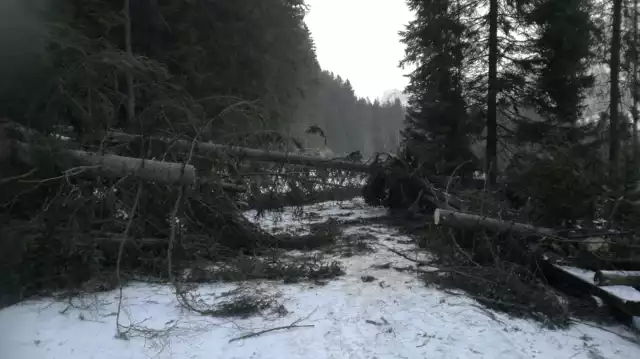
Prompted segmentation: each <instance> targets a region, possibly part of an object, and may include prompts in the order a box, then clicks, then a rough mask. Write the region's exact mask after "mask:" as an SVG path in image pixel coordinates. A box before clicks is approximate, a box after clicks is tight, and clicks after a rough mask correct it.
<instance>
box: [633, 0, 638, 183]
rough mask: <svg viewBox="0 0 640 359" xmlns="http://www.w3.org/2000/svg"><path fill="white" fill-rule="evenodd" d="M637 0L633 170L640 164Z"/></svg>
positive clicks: (636, 10)
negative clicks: (639, 146) (639, 141)
mask: <svg viewBox="0 0 640 359" xmlns="http://www.w3.org/2000/svg"><path fill="white" fill-rule="evenodd" d="M638 40H639V39H638V0H634V2H633V83H632V85H631V86H632V87H631V93H632V96H633V107H632V108H631V114H632V116H633V164H634V170H637V168H638V166H640V148H638V145H639V144H638V102H640V99H639V98H638V90H639V89H638Z"/></svg>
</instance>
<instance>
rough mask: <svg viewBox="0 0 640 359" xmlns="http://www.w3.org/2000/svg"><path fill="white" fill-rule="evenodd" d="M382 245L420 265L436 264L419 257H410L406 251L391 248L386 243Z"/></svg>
mask: <svg viewBox="0 0 640 359" xmlns="http://www.w3.org/2000/svg"><path fill="white" fill-rule="evenodd" d="M381 246H383V247H385V248H386V249H387V250H389V251H390V252H393V253H395V254H397V255H399V256H400V257H402V258H404V259H406V260H408V261H411V262H413V263H416V264H417V265H418V266H433V264H434V263H433V262H427V261H421V260H418V259H415V258H410V257H409V255H407V254H405V253H402V252H400V251H399V250H396V249H393V248H391V247H389V246H386V245H384V244H381Z"/></svg>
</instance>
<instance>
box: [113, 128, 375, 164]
mask: <svg viewBox="0 0 640 359" xmlns="http://www.w3.org/2000/svg"><path fill="white" fill-rule="evenodd" d="M109 138H110V139H111V140H113V141H115V142H118V143H129V142H133V141H136V140H140V138H141V136H138V135H131V134H127V133H122V132H109ZM152 140H155V141H160V142H164V143H166V144H167V145H171V146H174V147H175V148H177V149H179V150H181V151H190V150H191V147H192V146H193V143H192V141H187V140H172V139H167V138H160V137H154V138H152ZM195 151H196V152H197V153H199V154H201V155H206V156H211V157H221V156H224V155H231V156H234V157H241V158H249V159H252V160H254V161H260V162H276V163H287V164H293V165H302V166H311V167H316V168H332V169H338V170H347V171H355V172H363V173H368V172H371V171H372V167H371V166H370V165H367V164H364V163H357V162H349V161H344V160H341V159H327V158H322V157H314V156H307V155H299V154H293V153H287V152H279V151H268V150H259V149H255V148H247V147H236V146H227V145H220V144H216V143H210V142H202V141H196V144H195Z"/></svg>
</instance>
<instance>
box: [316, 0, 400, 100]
mask: <svg viewBox="0 0 640 359" xmlns="http://www.w3.org/2000/svg"><path fill="white" fill-rule="evenodd" d="M307 4H308V5H309V6H310V11H309V14H308V15H307V24H308V26H309V28H310V30H311V34H312V36H313V39H314V41H315V44H316V51H317V54H318V61H320V65H321V66H322V68H323V69H325V70H329V71H332V72H334V73H336V74H338V75H340V76H341V77H343V78H348V79H349V80H350V81H351V84H352V85H353V88H354V90H355V92H356V95H358V96H360V97H369V98H370V99H371V100H373V99H375V98H377V97H381V96H382V95H383V94H384V92H385V91H387V90H392V89H400V90H403V89H404V87H405V86H406V84H407V79H406V78H405V77H403V73H405V72H406V71H403V70H401V69H400V68H398V63H399V62H400V60H401V59H402V57H403V55H404V46H403V45H402V44H401V43H400V37H399V36H398V31H400V30H403V29H404V25H405V24H407V23H408V22H409V21H410V20H411V13H410V11H409V9H408V8H407V6H406V4H405V1H404V0H307Z"/></svg>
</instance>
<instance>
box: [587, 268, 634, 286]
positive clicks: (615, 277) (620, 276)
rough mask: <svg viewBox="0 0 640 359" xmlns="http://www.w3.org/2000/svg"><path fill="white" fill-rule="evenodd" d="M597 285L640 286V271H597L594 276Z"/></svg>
mask: <svg viewBox="0 0 640 359" xmlns="http://www.w3.org/2000/svg"><path fill="white" fill-rule="evenodd" d="M593 281H594V282H595V283H596V285H600V286H603V285H628V286H632V287H636V286H640V272H627V271H596V274H595V275H594V276H593Z"/></svg>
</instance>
